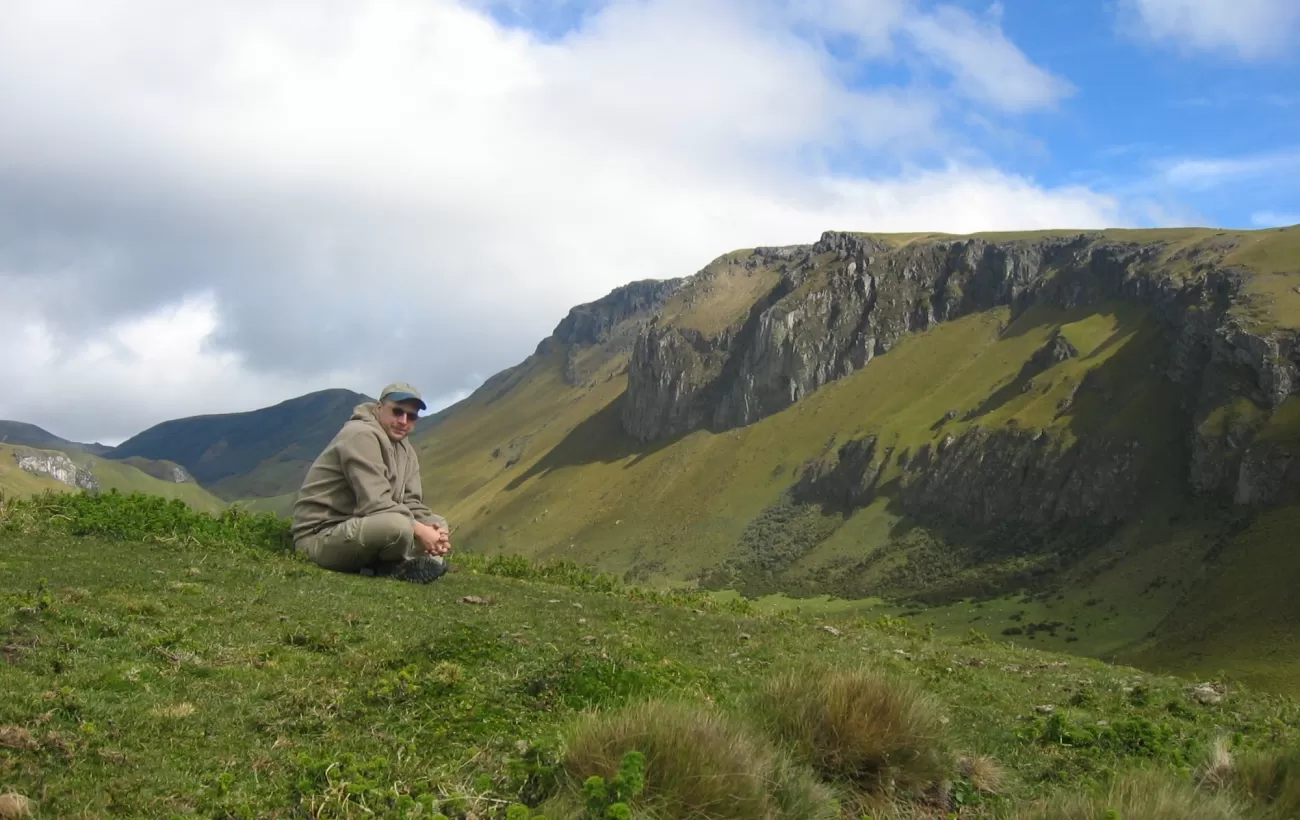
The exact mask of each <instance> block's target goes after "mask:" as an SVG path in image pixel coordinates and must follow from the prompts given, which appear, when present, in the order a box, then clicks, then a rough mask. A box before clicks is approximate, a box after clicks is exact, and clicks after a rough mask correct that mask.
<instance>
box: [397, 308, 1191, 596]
mask: <svg viewBox="0 0 1300 820" xmlns="http://www.w3.org/2000/svg"><path fill="white" fill-rule="evenodd" d="M1008 319H1009V317H1008V314H1007V312H1006V311H1005V310H998V311H993V312H990V313H986V314H980V315H975V316H970V317H966V318H964V319H960V320H957V321H954V322H951V323H948V324H944V325H940V326H939V327H936V328H935V329H933V330H931V331H929V332H928V333H924V334H920V335H917V336H914V337H909V338H906V339H904V340H903V341H902V342H901V343H900V344H899V345H898V346H896V347H895V348H894V349H893V350H892V351H891V352H890V353H889V354H887V355H884V356H881V357H878V358H877V359H875V360H874V361H872V362H871V363H870V364H869V365H868V366H867V367H866V368H864V369H863V370H862V371H860V372H859V373H857V374H854V375H853V376H851V377H849V378H847V379H844V380H842V381H839V382H835V383H832V384H831V385H829V386H827V387H825V388H824V389H822V390H821V391H819V392H817V393H816V394H814V395H812V396H811V397H809V398H807V399H805V400H804V401H802V402H800V403H799V404H797V405H795V406H793V407H791V408H790V409H788V410H787V411H785V412H783V413H779V414H777V415H775V416H772V417H770V418H768V419H765V420H763V421H761V422H759V423H757V424H754V425H752V426H750V427H747V428H744V429H739V430H733V431H729V432H726V433H722V434H714V433H708V432H697V433H693V434H691V435H688V436H685V437H683V438H681V439H678V440H675V441H671V442H664V443H661V444H657V445H650V446H643V445H638V444H636V443H635V442H633V441H632V440H630V439H629V438H628V437H627V436H626V435H624V434H623V432H622V429H621V426H620V424H619V419H618V413H619V402H620V396H621V393H622V389H623V385H622V383H621V380H614V381H610V382H607V383H604V384H602V385H601V386H600V387H598V388H594V389H574V388H569V387H567V386H566V385H565V384H564V383H563V382H562V380H561V379H560V375H559V372H558V367H557V365H556V363H555V362H548V361H546V360H535V361H533V362H531V363H530V364H529V365H528V367H527V369H526V370H525V371H524V372H523V373H521V374H520V380H519V383H518V385H517V386H516V387H515V388H514V390H512V391H511V393H510V394H509V396H508V398H502V399H500V400H497V401H495V402H491V403H489V402H488V401H486V400H484V399H482V398H478V399H472V400H470V402H469V403H468V404H467V405H466V406H464V407H462V408H459V409H458V411H457V412H456V413H454V414H452V415H451V416H450V417H449V418H448V419H447V420H446V421H445V422H444V423H443V424H442V425H440V426H439V427H438V428H437V429H436V430H435V431H433V433H432V434H431V435H430V436H429V437H428V438H426V439H424V440H423V441H422V442H421V451H422V452H421V459H422V465H423V468H424V470H425V484H426V487H427V488H428V492H429V495H430V497H431V498H432V499H433V502H434V503H435V504H439V503H441V504H442V505H443V507H444V508H446V509H447V511H448V513H449V515H450V517H451V518H452V519H453V520H454V521H455V523H456V524H457V525H458V527H459V528H460V530H459V538H460V539H461V540H462V542H463V543H465V544H467V545H469V546H471V547H472V548H474V549H476V550H482V551H485V552H492V551H497V550H507V551H521V552H525V553H528V554H534V555H563V556H565V557H572V558H575V559H580V560H583V561H591V562H594V563H596V564H599V565H601V566H603V567H605V568H607V569H610V570H618V571H624V570H628V569H632V568H634V567H640V568H642V569H651V570H657V571H658V572H660V573H662V574H664V575H666V576H672V577H678V578H680V577H685V576H688V575H690V574H692V573H693V572H696V571H698V570H701V569H704V568H706V567H709V566H711V565H713V564H716V563H717V562H718V561H719V560H721V559H722V558H725V557H726V555H727V554H728V552H729V551H730V549H731V548H732V546H733V545H734V544H735V542H736V540H737V539H738V537H739V536H740V533H741V531H742V530H743V528H744V526H745V525H746V523H748V522H749V521H750V520H751V519H752V518H754V516H755V515H757V514H758V513H759V511H760V510H762V509H763V508H764V507H765V506H766V505H768V504H770V503H772V502H774V501H776V500H777V499H778V497H779V496H780V495H781V493H782V492H783V491H784V490H785V489H786V488H787V487H788V486H789V485H790V484H791V483H792V482H793V480H794V477H795V474H796V471H797V470H798V469H799V468H800V466H801V465H803V464H804V463H805V462H806V461H808V460H809V459H812V458H816V457H819V456H821V455H824V454H825V453H827V452H828V451H830V450H831V449H832V448H833V446H834V445H835V443H836V442H842V441H844V440H847V439H849V438H853V437H857V436H861V435H865V434H874V435H877V436H879V438H880V440H881V442H882V444H883V445H886V446H893V447H895V448H897V449H898V450H900V451H901V450H903V449H906V448H912V449H915V448H916V447H919V446H920V445H922V444H925V443H927V442H930V441H933V440H935V439H936V438H937V437H938V436H940V435H947V434H959V433H960V432H962V431H963V430H964V429H966V428H968V427H970V426H972V425H983V426H990V427H1001V426H1005V425H1007V424H1008V423H1014V424H1016V425H1018V426H1020V427H1022V428H1043V429H1047V430H1049V431H1052V432H1053V434H1054V435H1059V436H1061V437H1062V439H1063V440H1065V441H1068V440H1069V439H1070V437H1072V436H1074V435H1076V434H1077V433H1078V432H1080V431H1082V430H1104V431H1111V432H1118V433H1131V434H1134V435H1139V436H1143V437H1144V438H1147V439H1148V440H1149V441H1150V442H1151V443H1152V445H1153V446H1151V447H1150V451H1151V452H1152V453H1153V458H1156V457H1165V456H1167V455H1168V454H1167V452H1166V451H1167V449H1168V448H1167V447H1164V446H1162V441H1164V444H1168V441H1165V440H1167V439H1169V438H1170V437H1171V436H1172V435H1173V434H1174V433H1173V429H1172V426H1171V425H1170V424H1168V423H1167V422H1168V420H1169V417H1168V414H1169V413H1170V412H1171V411H1172V403H1173V397H1172V396H1171V395H1168V394H1167V393H1166V391H1165V388H1164V387H1163V386H1162V385H1161V383H1160V382H1159V381H1158V380H1155V379H1146V378H1136V377H1135V376H1136V374H1139V373H1145V372H1146V368H1147V367H1148V365H1149V364H1150V361H1151V360H1152V357H1153V356H1154V355H1156V353H1158V340H1157V338H1156V331H1155V328H1154V326H1153V324H1152V323H1151V322H1149V321H1148V320H1147V319H1146V318H1145V317H1144V315H1143V313H1142V311H1141V310H1140V309H1138V308H1134V307H1132V306H1129V305H1123V304H1115V305H1112V306H1108V307H1106V308H1104V309H1102V310H1099V311H1095V312H1076V313H1065V312H1062V311H1056V310H1051V309H1047V308H1036V309H1034V310H1031V311H1030V312H1029V313H1027V314H1026V315H1024V316H1022V317H1020V318H1019V319H1018V320H1017V321H1016V323H1015V324H1014V325H1012V326H1007V322H1008ZM1058 330H1060V331H1061V332H1062V333H1064V334H1066V335H1067V336H1068V337H1069V338H1071V339H1072V340H1073V341H1074V343H1075V344H1076V345H1077V346H1078V347H1079V349H1080V353H1081V355H1080V356H1079V358H1077V359H1072V360H1069V361H1067V362H1064V363H1062V364H1060V365H1058V366H1056V367H1055V368H1053V369H1052V370H1050V371H1048V372H1047V373H1044V374H1040V375H1039V376H1038V377H1037V378H1036V379H1035V380H1034V381H1035V385H1034V387H1033V389H1030V390H1028V391H1022V389H1021V388H1022V387H1023V385H1022V384H1020V382H1019V381H1018V374H1019V373H1020V371H1021V368H1022V366H1023V365H1024V363H1025V362H1026V361H1027V360H1028V359H1029V358H1030V357H1031V356H1032V355H1033V354H1034V352H1035V351H1037V350H1038V349H1039V348H1041V347H1042V346H1043V345H1044V344H1046V343H1047V342H1048V340H1049V339H1050V338H1051V336H1052V335H1053V334H1054V333H1056V332H1057V331H1058ZM1089 371H1096V372H1097V373H1098V377H1099V378H1101V379H1104V380H1106V381H1107V382H1108V383H1112V384H1113V385H1114V386H1115V387H1116V395H1115V397H1113V398H1112V399H1111V400H1110V401H1109V402H1107V404H1106V406H1105V408H1103V407H1101V406H1100V405H1099V404H1097V403H1096V402H1100V401H1101V399H1100V398H1096V399H1093V398H1090V397H1089V396H1086V395H1081V397H1080V399H1079V401H1078V402H1077V404H1076V406H1075V408H1074V409H1073V410H1072V411H1071V412H1070V413H1067V414H1065V415H1061V416H1059V417H1058V412H1057V407H1058V404H1059V402H1060V400H1061V399H1062V398H1063V397H1065V396H1066V395H1067V394H1068V393H1069V392H1070V391H1071V389H1072V387H1073V386H1074V385H1076V384H1077V383H1078V381H1079V380H1080V379H1081V378H1083V376H1084V374H1086V373H1087V372H1089ZM1103 409H1104V411H1105V412H1102V411H1103ZM950 410H956V411H958V419H954V420H952V421H950V422H948V423H947V424H943V425H940V426H938V427H936V423H937V422H940V421H942V418H943V416H944V415H945V414H946V413H947V412H948V411H950ZM967 410H980V413H979V415H977V416H976V417H975V418H974V419H972V420H969V421H961V420H960V418H961V416H962V415H963V414H964V413H965V411H967ZM527 436H531V439H529V442H528V446H527V448H526V449H525V450H524V454H523V457H522V458H520V460H519V462H518V463H516V464H515V465H513V466H511V467H506V466H505V459H504V458H503V457H495V458H494V457H493V455H492V453H493V452H494V451H495V450H497V449H498V448H505V447H507V446H508V444H509V442H510V441H512V440H515V439H518V438H521V437H527ZM897 469H898V467H897V465H896V463H891V465H890V467H889V472H887V473H886V476H885V477H884V479H882V482H883V483H887V482H888V481H889V479H890V478H892V477H893V476H894V474H895V473H896V471H897ZM442 499H446V500H445V501H443V500H442ZM882 512H883V510H882V509H880V508H879V507H873V508H869V509H867V510H864V511H863V512H861V513H859V516H867V517H870V516H873V515H879V514H882ZM860 526H861V525H860V522H851V523H850V527H848V528H846V533H847V532H852V528H853V527H859V528H860ZM871 546H872V545H871V544H869V543H866V544H864V543H861V542H860V541H858V540H856V539H854V540H853V541H852V543H849V544H842V543H837V541H836V539H832V540H831V541H830V542H828V543H827V545H826V546H825V549H826V550H827V555H826V556H825V557H830V556H831V554H833V553H835V552H836V551H843V550H850V551H853V550H856V551H858V552H861V551H863V550H865V549H869V548H870V547H871Z"/></svg>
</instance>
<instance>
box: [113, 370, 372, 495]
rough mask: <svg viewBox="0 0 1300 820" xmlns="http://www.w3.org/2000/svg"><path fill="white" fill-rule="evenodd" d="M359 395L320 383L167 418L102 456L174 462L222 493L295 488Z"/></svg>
mask: <svg viewBox="0 0 1300 820" xmlns="http://www.w3.org/2000/svg"><path fill="white" fill-rule="evenodd" d="M367 400H368V399H367V397H365V396H363V395H361V394H358V393H353V392H351V391H349V390H324V391H320V392H317V393H310V394H308V395H305V396H299V397H297V398H293V399H289V400H288V401H284V402H281V403H280V404H277V405H274V406H272V407H265V408H261V409H259V410H253V411H249V412H246V413H228V414H223V415H214V416H195V417H192V418H185V419H175V420H172V421H166V422H163V423H162V424H159V425H156V426H154V427H151V428H149V429H148V430H145V431H144V432H142V433H140V434H139V435H136V436H133V437H132V438H130V439H128V440H126V441H124V442H123V443H122V444H121V445H119V446H118V447H116V448H115V449H114V450H113V451H112V453H111V454H110V456H111V457H112V458H114V459H125V458H128V457H131V456H141V457H144V458H148V459H154V460H166V461H172V462H175V463H177V464H179V465H181V466H182V467H184V468H185V469H186V470H188V471H189V472H190V474H191V475H193V476H194V477H195V479H197V480H198V482H199V483H200V484H202V485H203V486H205V487H208V488H209V489H211V490H212V491H213V492H214V493H216V494H217V495H218V496H220V497H222V498H225V499H227V500H230V499H236V498H247V497H251V496H275V495H280V494H282V493H286V492H291V491H296V490H297V489H298V487H299V485H300V484H301V483H302V478H303V476H304V475H306V473H307V468H308V467H310V466H311V462H312V459H314V458H315V457H316V456H317V455H318V454H319V453H320V451H321V450H323V449H324V448H325V445H326V444H328V443H329V440H330V439H331V438H333V437H334V434H335V433H337V432H338V430H339V428H340V427H342V426H343V423H344V422H345V421H347V419H348V416H350V415H351V414H352V410H353V408H355V407H356V405H358V404H360V403H362V402H364V401H367Z"/></svg>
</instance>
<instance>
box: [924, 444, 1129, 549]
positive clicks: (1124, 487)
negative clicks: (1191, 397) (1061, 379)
mask: <svg viewBox="0 0 1300 820" xmlns="http://www.w3.org/2000/svg"><path fill="white" fill-rule="evenodd" d="M1141 451H1142V445H1141V444H1140V443H1138V442H1137V441H1134V440H1116V439H1109V438H1105V437H1100V436H1097V437H1092V438H1086V439H1080V440H1078V441H1076V442H1074V443H1072V444H1069V445H1063V444H1062V443H1061V442H1060V441H1059V440H1057V439H1055V438H1053V437H1052V436H1050V435H1048V434H1047V433H1044V432H1042V431H1034V432H1029V431H1021V430H985V429H982V428H978V427H977V428H973V429H971V430H969V431H967V432H966V433H964V434H963V435H961V436H957V437H953V436H947V437H945V438H943V439H942V440H941V441H940V442H939V444H938V445H937V446H935V447H931V446H929V445H926V446H925V447H922V448H921V450H920V451H919V452H918V453H917V454H916V455H915V456H914V457H912V458H910V459H909V460H908V462H907V467H906V469H905V470H904V477H903V480H902V482H901V490H900V495H899V499H900V501H901V502H902V504H903V506H904V507H905V508H906V509H907V510H908V511H909V512H912V513H915V514H918V515H925V516H926V517H928V518H930V519H935V518H946V519H955V520H957V521H959V522H961V523H962V524H963V525H966V526H977V527H990V526H995V525H1000V524H1006V523H1008V522H1011V523H1019V524H1026V525H1042V524H1054V523H1059V522H1064V521H1069V522H1088V523H1092V524H1100V525H1103V526H1104V525H1109V524H1115V523H1119V522H1121V521H1123V520H1125V519H1126V518H1127V517H1128V516H1129V515H1130V514H1131V513H1132V512H1133V511H1134V510H1135V509H1136V505H1137V504H1138V502H1139V500H1140V498H1141V493H1139V492H1138V490H1139V487H1138V478H1139V467H1140V456H1141Z"/></svg>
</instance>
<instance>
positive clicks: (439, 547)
mask: <svg viewBox="0 0 1300 820" xmlns="http://www.w3.org/2000/svg"><path fill="white" fill-rule="evenodd" d="M414 459H415V457H414V455H412V460H413V461H412V465H411V466H412V467H414V469H413V470H411V471H410V475H409V476H407V479H406V486H405V487H403V488H402V500H403V501H404V502H406V506H407V507H408V508H409V509H410V510H411V515H412V516H413V517H414V518H415V521H416V524H415V538H416V540H417V541H419V542H420V546H422V547H423V548H424V551H425V552H427V553H428V554H430V555H446V554H447V553H448V552H450V551H451V527H449V526H448V525H447V519H445V518H443V517H442V516H441V515H438V514H437V513H435V512H434V511H433V510H431V509H429V505H428V504H425V503H424V487H423V485H422V483H421V481H420V465H419V462H418V461H416V460H414Z"/></svg>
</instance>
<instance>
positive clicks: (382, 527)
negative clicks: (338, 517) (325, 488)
mask: <svg viewBox="0 0 1300 820" xmlns="http://www.w3.org/2000/svg"><path fill="white" fill-rule="evenodd" d="M296 546H297V548H298V549H299V550H301V551H303V552H305V553H307V557H308V558H310V559H311V560H312V561H313V562H315V563H316V564H318V565H320V566H322V567H324V568H325V569H332V570H336V571H338V572H356V571H358V570H360V569H361V568H363V567H368V566H371V565H372V564H374V563H376V562H378V561H399V560H401V559H402V558H406V557H408V556H413V555H415V554H416V551H415V528H414V527H413V526H412V525H411V519H409V518H407V517H406V516H404V515H402V514H400V513H378V514H377V515H368V516H366V517H364V518H349V519H348V520H347V521H344V522H343V523H342V524H338V525H336V526H335V527H334V528H333V529H328V530H325V531H324V532H319V533H316V534H315V535H308V536H306V537H303V538H300V539H298V542H297V544H296Z"/></svg>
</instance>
